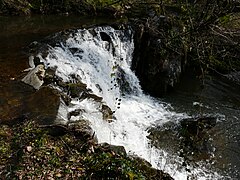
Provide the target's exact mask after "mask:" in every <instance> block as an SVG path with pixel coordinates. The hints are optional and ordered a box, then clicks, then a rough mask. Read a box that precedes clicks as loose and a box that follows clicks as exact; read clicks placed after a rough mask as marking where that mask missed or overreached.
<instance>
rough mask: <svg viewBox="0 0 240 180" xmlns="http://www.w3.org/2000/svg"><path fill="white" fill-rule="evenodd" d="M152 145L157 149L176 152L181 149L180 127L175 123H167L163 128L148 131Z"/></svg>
mask: <svg viewBox="0 0 240 180" xmlns="http://www.w3.org/2000/svg"><path fill="white" fill-rule="evenodd" d="M148 132H149V135H148V138H149V139H150V140H151V144H152V145H153V146H155V147H157V148H160V149H164V150H167V151H168V152H175V151H177V150H178V148H179V137H178V126H177V125H176V123H174V122H167V123H165V124H163V125H161V126H157V127H152V128H151V129H149V130H148ZM169 142H171V143H169Z"/></svg>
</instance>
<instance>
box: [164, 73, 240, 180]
mask: <svg viewBox="0 0 240 180" xmlns="http://www.w3.org/2000/svg"><path fill="white" fill-rule="evenodd" d="M200 84H201V83H200V82H199V80H198V79H194V78H192V75H191V74H187V75H185V76H184V77H183V79H182V83H181V84H179V85H178V87H177V89H176V90H175V92H173V93H171V94H169V95H168V96H166V97H165V98H164V99H163V101H165V102H168V103H171V105H172V108H173V109H174V111H177V112H186V113H187V114H188V115H191V116H217V117H218V121H217V124H216V126H215V127H214V128H213V130H212V131H210V136H211V143H212V145H213V147H214V152H213V154H214V156H213V157H212V158H211V160H210V161H209V159H207V158H206V159H204V160H203V161H209V165H210V168H216V170H217V171H218V172H220V173H221V174H224V176H225V178H224V179H236V180H237V179H240V87H239V86H237V85H234V84H232V83H230V82H229V81H228V80H225V79H217V78H213V77H207V78H206V80H205V85H204V87H200ZM229 176H230V177H229Z"/></svg>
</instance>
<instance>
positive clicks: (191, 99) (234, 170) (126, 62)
mask: <svg viewBox="0 0 240 180" xmlns="http://www.w3.org/2000/svg"><path fill="white" fill-rule="evenodd" d="M104 22H108V23H109V22H113V20H111V19H101V18H99V19H91V18H87V17H75V16H70V17H67V16H48V17H46V16H44V17H43V16H34V17H11V18H9V17H0V30H1V31H0V42H1V43H0V64H1V65H0V67H1V73H0V82H1V84H0V88H1V90H0V106H2V107H0V110H1V111H2V112H8V111H14V107H18V104H19V103H20V101H21V99H24V97H27V95H28V94H29V93H34V92H31V91H26V90H25V89H24V88H22V89H21V87H19V85H16V81H19V80H21V79H22V78H23V76H24V75H23V73H22V71H23V70H24V69H27V68H29V65H28V56H26V55H25V54H24V49H23V48H24V47H26V46H27V45H29V44H30V43H31V42H33V41H39V40H41V39H43V38H44V37H46V36H48V35H50V34H53V33H55V32H58V31H62V30H65V29H79V28H83V27H87V26H89V25H92V24H98V23H104ZM93 30H94V32H95V35H93V34H92V33H91V32H90V31H88V30H76V31H75V32H74V33H72V34H70V36H69V37H70V38H68V39H67V40H66V42H61V43H60V45H59V46H53V47H51V48H50V51H49V54H48V55H47V57H42V56H41V55H39V57H40V59H42V60H43V63H44V64H45V66H46V67H57V71H56V74H57V76H58V77H60V78H61V79H62V80H63V81H64V82H69V81H71V82H72V81H73V80H74V79H71V78H70V77H71V76H72V75H73V74H74V75H76V77H79V78H80V79H81V81H82V82H84V83H86V84H87V86H88V88H89V89H91V91H92V92H93V93H94V94H95V95H97V96H100V97H102V98H103V102H101V103H99V102H95V101H93V100H91V99H85V100H82V101H80V100H79V99H77V98H75V99H74V98H73V99H72V101H71V105H70V106H69V107H62V108H59V109H60V110H62V111H66V112H71V111H74V110H76V109H84V113H83V114H81V117H73V118H72V119H70V120H71V121H74V120H75V119H79V118H84V119H88V120H89V121H90V122H91V124H92V128H93V130H94V131H95V132H96V134H97V137H98V140H99V142H100V143H101V142H108V143H111V144H114V145H123V146H124V147H125V148H126V151H127V152H128V154H132V155H138V156H140V157H142V158H144V159H146V160H147V161H149V162H150V163H151V164H152V165H153V167H155V168H159V169H162V170H164V171H166V172H167V173H169V174H170V175H171V176H172V177H173V178H174V179H180V180H181V179H239V178H240V156H239V154H240V133H239V129H240V122H239V119H240V94H239V89H240V88H239V87H237V86H234V85H232V84H230V83H229V82H227V81H225V80H222V79H216V78H213V77H207V78H206V80H205V86H204V88H201V87H199V84H200V83H199V81H198V79H194V78H193V76H192V74H185V75H184V76H183V77H182V81H181V83H180V84H179V85H178V86H177V88H176V90H175V91H173V92H171V93H170V94H168V95H166V96H165V97H164V98H161V99H159V98H153V97H151V96H149V95H147V94H145V93H144V92H142V90H141V87H140V85H139V82H138V79H137V77H136V76H135V74H134V72H132V71H131V56H132V52H133V49H134V44H133V40H132V32H131V30H129V31H127V30H125V31H120V30H114V29H113V28H111V27H109V26H103V27H98V28H95V29H93ZM103 34H104V36H105V37H110V40H111V43H110V41H104V40H103V39H104V38H103ZM76 49H80V51H76ZM118 79H120V80H118ZM121 79H123V81H121ZM54 88H59V87H57V86H54ZM102 103H104V104H106V105H107V106H108V107H110V108H111V109H112V110H113V111H114V112H115V113H114V116H115V118H116V119H114V120H113V122H111V123H107V122H105V121H102V120H101V112H100V110H99V107H101V106H102ZM6 104H7V105H6ZM8 106H11V107H12V108H10V109H9V108H8ZM61 113H62V114H61V116H62V117H63V119H64V117H66V118H65V119H66V121H67V115H66V114H64V113H63V112H61ZM199 115H201V116H215V117H217V124H216V126H215V127H214V129H213V130H212V131H211V132H210V137H211V138H210V140H211V147H212V152H211V157H207V158H200V159H191V161H192V162H191V163H188V164H187V165H185V166H183V162H184V160H183V158H182V157H180V156H179V151H181V148H179V146H180V145H179V144H180V141H179V140H178V138H177V136H175V135H176V132H175V131H176V130H175V127H177V126H178V124H179V121H180V120H181V119H183V118H189V117H192V116H193V117H194V116H199ZM0 120H1V119H0ZM169 123H171V126H169V127H168V130H169V129H170V130H169V132H172V133H164V134H161V131H162V132H165V129H164V127H165V125H166V124H169ZM172 124H173V125H172ZM150 129H154V131H153V132H156V135H154V137H155V139H154V141H155V143H154V142H153V140H152V141H151V140H150V139H149V138H148V136H149V130H150ZM159 134H160V135H159ZM169 140H170V142H169Z"/></svg>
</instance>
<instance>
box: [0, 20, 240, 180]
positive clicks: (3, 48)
mask: <svg viewBox="0 0 240 180" xmlns="http://www.w3.org/2000/svg"><path fill="white" fill-rule="evenodd" d="M106 21H108V20H106V19H105V20H101V19H100V20H93V19H88V18H79V17H59V16H49V17H44V18H43V17H32V18H23V17H17V18H8V17H0V24H1V25H0V30H1V31H0V42H1V43H0V67H1V74H0V81H1V87H2V88H1V90H0V103H1V102H2V104H5V102H10V104H9V105H11V99H12V98H15V99H16V97H19V96H21V94H22V96H23V97H24V96H26V94H28V93H30V91H27V90H26V91H24V90H22V91H17V93H16V88H21V87H20V86H16V83H15V81H14V79H13V78H16V79H20V78H21V77H22V75H23V74H22V70H24V69H26V68H28V60H27V58H28V57H27V56H25V55H24V54H23V53H22V52H23V49H22V47H24V46H27V45H28V44H29V43H31V42H33V41H36V40H40V39H42V38H43V37H45V36H46V35H49V34H51V33H53V32H57V31H60V30H64V29H68V28H79V27H82V26H83V25H91V24H94V23H99V22H106ZM185 80H186V83H183V85H182V86H181V85H179V87H178V89H177V91H176V92H175V93H173V94H170V95H169V96H167V97H166V98H164V99H161V100H160V101H161V103H162V101H164V102H167V103H171V105H172V108H173V109H172V108H169V109H170V110H171V111H176V112H179V113H183V112H186V113H187V114H189V115H196V114H199V113H200V114H201V113H202V114H210V115H216V114H217V115H218V116H219V117H221V118H220V120H219V122H218V123H217V126H216V129H215V132H214V134H213V135H215V136H213V138H214V142H215V143H216V145H215V147H216V148H217V150H216V151H215V156H216V160H215V161H214V163H212V162H211V164H212V165H214V164H215V165H214V166H213V167H216V169H218V168H219V169H220V170H223V171H226V172H225V177H226V178H225V179H227V175H228V173H230V174H231V177H232V178H235V179H238V178H239V171H238V170H239V167H240V165H239V162H240V159H239V151H240V149H239V142H240V140H239V137H240V136H239V126H240V125H239V112H240V108H239V106H240V102H239V99H240V97H239V93H238V92H239V89H238V87H234V86H231V85H230V84H228V83H226V82H224V81H221V80H216V79H209V80H207V81H206V86H205V88H204V89H200V88H199V87H198V84H199V83H198V82H197V81H195V80H194V81H192V79H185ZM190 80H191V81H192V83H189V81H190ZM195 82H196V86H195V85H194V83H195ZM3 87H4V88H3ZM6 99H7V101H6ZM150 99H151V98H150ZM150 99H149V98H147V97H146V96H141V97H135V99H134V97H133V98H131V101H129V99H127V98H126V99H123V100H124V101H125V100H126V102H124V103H125V104H124V103H123V104H124V105H123V106H122V108H121V110H119V111H118V116H119V118H121V114H120V112H121V111H123V112H127V111H129V110H130V111H131V112H143V115H145V112H144V111H151V110H152V109H154V108H155V109H154V111H153V114H154V115H158V113H159V116H160V115H161V111H162V110H164V107H163V106H162V105H158V103H156V104H155V105H156V107H155V106H152V104H151V103H152V100H150ZM143 100H144V101H145V104H144V105H142V106H141V103H142V101H143ZM19 101H20V100H17V101H16V100H15V101H13V103H15V104H18V102H19ZM131 103H133V104H131ZM134 103H135V104H134ZM148 103H149V104H148ZM199 105H200V106H199ZM134 106H135V107H140V108H139V109H137V108H132V110H131V109H129V107H134ZM6 108H7V107H6ZM89 108H90V109H89V111H92V110H91V109H92V108H95V107H89ZM148 108H149V109H148ZM157 108H161V111H157ZM3 110H4V109H3ZM124 110H125V111H124ZM155 110H156V111H155ZM164 113H166V114H168V115H165V116H166V117H167V118H171V117H168V116H170V114H171V113H169V112H168V111H166V112H164ZM130 115H131V114H125V116H124V117H125V118H127V117H128V116H130ZM173 115H174V113H173ZM141 116H142V115H141V114H139V117H138V118H141ZM147 118H150V117H147ZM160 119H161V118H160ZM125 123H128V122H125ZM141 123H142V124H141ZM149 123H150V122H144V121H143V122H140V124H138V125H139V126H140V125H144V126H145V124H149ZM135 124H137V122H133V123H132V126H133V127H135V126H134V125H135ZM119 127H120V126H119ZM114 128H116V127H112V129H114ZM143 134H144V133H143ZM144 135H145V134H144ZM103 138H104V137H103ZM132 138H134V137H132ZM130 140H131V139H130ZM110 141H112V140H111V139H110ZM160 141H161V139H160ZM164 141H165V142H164V143H165V144H169V139H165V140H164ZM122 143H125V142H124V141H123V142H122ZM171 143H172V142H171ZM176 143H178V142H176ZM126 146H127V144H126ZM129 147H130V148H132V147H131V146H129ZM133 148H135V149H137V147H135V144H133ZM141 148H142V147H141ZM130 150H131V149H130ZM152 156H154V154H152ZM163 156H164V155H163ZM143 157H144V156H143ZM150 158H151V157H150ZM162 161H163V162H165V161H166V159H164V158H163V159H162ZM152 163H154V162H152ZM170 163H171V162H170ZM230 163H231V164H230ZM160 167H161V168H162V169H164V168H167V167H164V165H160ZM210 168H211V167H210ZM166 170H168V171H171V170H169V169H166ZM176 171H177V170H176ZM172 175H174V174H172Z"/></svg>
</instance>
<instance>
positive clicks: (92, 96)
mask: <svg viewBox="0 0 240 180" xmlns="http://www.w3.org/2000/svg"><path fill="white" fill-rule="evenodd" d="M81 99H92V100H94V101H96V102H102V99H103V98H102V97H99V96H97V95H95V94H91V93H83V94H82V96H81Z"/></svg>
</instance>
